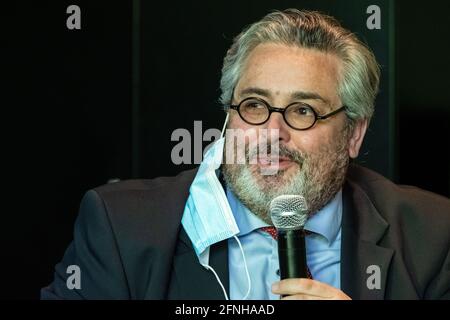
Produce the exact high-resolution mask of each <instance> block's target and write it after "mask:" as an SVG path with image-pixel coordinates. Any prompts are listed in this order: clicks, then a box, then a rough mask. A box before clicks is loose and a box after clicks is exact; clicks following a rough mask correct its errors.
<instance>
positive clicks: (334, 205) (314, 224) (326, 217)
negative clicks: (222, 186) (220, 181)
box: [226, 187, 342, 244]
mask: <svg viewBox="0 0 450 320" xmlns="http://www.w3.org/2000/svg"><path fill="white" fill-rule="evenodd" d="M226 194H227V198H228V202H229V204H230V207H231V211H232V212H233V215H234V219H235V220H236V224H237V226H238V228H239V230H240V232H239V234H238V236H243V235H246V234H248V233H250V232H252V231H254V230H256V229H259V228H262V227H267V226H268V224H267V223H265V222H264V221H262V220H261V219H260V218H258V217H257V216H256V215H255V214H253V213H252V212H251V211H250V210H249V209H248V208H247V207H246V206H244V205H243V204H242V202H241V201H240V200H239V199H238V198H237V197H236V195H235V194H234V193H233V191H231V190H230V188H229V187H227V188H226ZM341 221H342V190H339V192H338V193H337V194H336V196H335V197H334V198H333V199H332V200H331V201H330V202H329V203H328V204H327V205H326V206H325V207H323V208H322V209H320V210H319V211H318V212H317V213H316V214H314V215H313V216H312V217H311V218H309V219H308V221H307V222H306V225H305V229H306V230H309V231H311V232H314V233H317V234H320V235H321V236H323V237H325V238H326V239H327V241H328V243H329V244H331V243H332V242H333V241H334V240H335V239H336V236H337V234H338V232H339V229H340V228H341Z"/></svg>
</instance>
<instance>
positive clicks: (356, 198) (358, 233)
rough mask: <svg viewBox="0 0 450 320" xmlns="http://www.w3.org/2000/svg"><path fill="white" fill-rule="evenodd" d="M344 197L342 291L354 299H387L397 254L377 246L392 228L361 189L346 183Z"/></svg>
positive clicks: (348, 182)
mask: <svg viewBox="0 0 450 320" xmlns="http://www.w3.org/2000/svg"><path fill="white" fill-rule="evenodd" d="M343 195H344V196H343V206H344V209H343V217H342V245H341V246H342V250H341V288H342V290H343V291H344V292H345V293H346V294H348V295H349V296H350V297H351V298H352V299H373V300H378V299H384V295H385V290H386V279H387V276H388V272H389V265H390V263H391V260H392V256H393V253H394V250H392V249H389V248H383V247H380V246H378V245H377V243H378V242H379V240H380V239H381V238H382V237H383V235H384V234H385V232H386V231H387V228H388V226H389V225H388V224H387V222H386V221H385V220H384V219H383V218H382V217H381V216H380V214H379V213H378V211H377V210H376V208H375V207H374V206H373V204H372V202H371V201H370V199H369V198H368V196H367V194H366V193H365V192H364V191H363V190H362V189H361V188H360V187H359V186H358V185H356V184H354V183H352V182H350V181H347V182H346V183H345V185H344V192H343ZM377 277H378V278H377ZM378 279H379V281H378ZM378 284H379V286H378ZM374 286H375V287H374Z"/></svg>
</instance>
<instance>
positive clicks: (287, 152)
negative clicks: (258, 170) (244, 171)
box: [245, 144, 306, 165]
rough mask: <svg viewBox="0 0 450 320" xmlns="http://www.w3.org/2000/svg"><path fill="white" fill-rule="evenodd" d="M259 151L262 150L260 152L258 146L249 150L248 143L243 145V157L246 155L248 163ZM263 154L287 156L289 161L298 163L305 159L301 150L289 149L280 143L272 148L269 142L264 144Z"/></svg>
mask: <svg viewBox="0 0 450 320" xmlns="http://www.w3.org/2000/svg"><path fill="white" fill-rule="evenodd" d="M277 149H278V150H277ZM261 153H262V152H260V148H259V147H258V146H256V147H254V148H252V149H251V150H250V147H249V144H247V145H246V146H245V157H246V161H247V163H250V160H251V159H254V158H255V157H256V156H258V155H259V154H261ZM264 155H267V156H269V157H270V156H271V155H275V156H279V157H283V158H287V159H289V160H290V161H293V162H296V163H298V164H299V165H302V164H303V163H304V162H305V160H306V155H305V154H304V153H303V152H301V151H299V150H291V149H289V148H288V147H286V146H285V145H283V144H280V145H279V146H278V148H274V147H273V146H272V145H271V144H268V145H267V146H266V150H265V153H264Z"/></svg>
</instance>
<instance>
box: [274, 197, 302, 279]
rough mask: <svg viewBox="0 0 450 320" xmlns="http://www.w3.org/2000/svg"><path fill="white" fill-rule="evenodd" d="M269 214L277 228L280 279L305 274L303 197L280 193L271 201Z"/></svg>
mask: <svg viewBox="0 0 450 320" xmlns="http://www.w3.org/2000/svg"><path fill="white" fill-rule="evenodd" d="M269 210H270V217H271V219H272V222H273V225H274V226H275V228H276V229H277V232H278V259H279V262H280V279H281V280H283V279H289V278H307V277H308V271H307V270H308V267H307V265H306V248H305V233H304V230H303V227H304V226H305V223H306V220H307V219H308V213H307V210H308V207H307V205H306V200H305V198H304V197H302V196H299V195H281V196H278V197H276V198H274V199H273V200H272V201H271V202H270V209H269Z"/></svg>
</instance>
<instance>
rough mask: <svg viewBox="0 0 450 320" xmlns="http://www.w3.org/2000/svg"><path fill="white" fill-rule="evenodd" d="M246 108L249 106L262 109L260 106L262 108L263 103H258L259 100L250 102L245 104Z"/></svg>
mask: <svg viewBox="0 0 450 320" xmlns="http://www.w3.org/2000/svg"><path fill="white" fill-rule="evenodd" d="M247 108H249V109H262V108H264V105H263V104H262V103H259V102H251V103H249V104H247Z"/></svg>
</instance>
